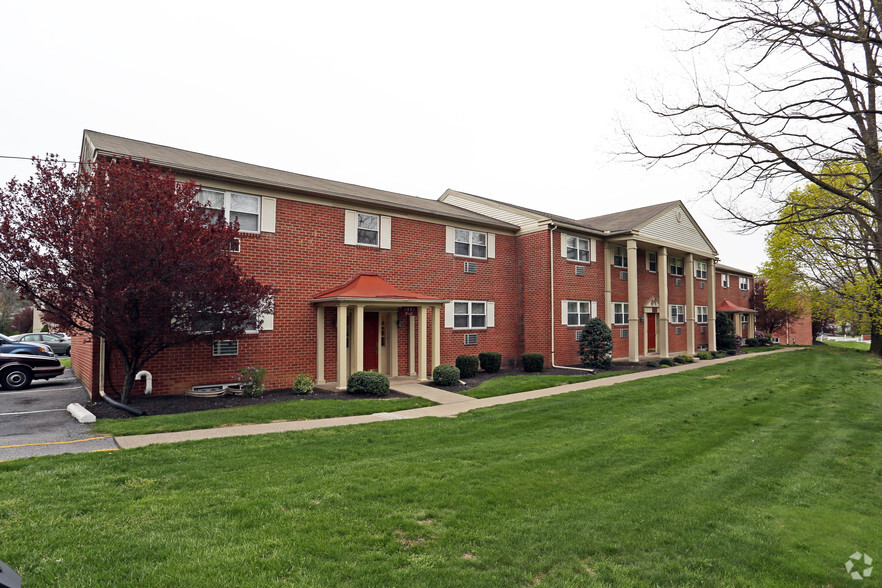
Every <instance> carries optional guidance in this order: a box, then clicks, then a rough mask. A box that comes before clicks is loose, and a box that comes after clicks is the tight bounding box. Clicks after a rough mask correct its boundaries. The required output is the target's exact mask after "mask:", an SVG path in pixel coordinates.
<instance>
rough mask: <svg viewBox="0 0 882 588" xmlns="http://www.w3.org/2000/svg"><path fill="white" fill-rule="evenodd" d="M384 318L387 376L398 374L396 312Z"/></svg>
mask: <svg viewBox="0 0 882 588" xmlns="http://www.w3.org/2000/svg"><path fill="white" fill-rule="evenodd" d="M388 316H389V318H388V319H386V325H387V329H388V331H387V333H386V348H387V349H388V350H389V376H390V377H393V378H394V377H395V376H397V375H398V313H397V312H390V313H389V315H388Z"/></svg>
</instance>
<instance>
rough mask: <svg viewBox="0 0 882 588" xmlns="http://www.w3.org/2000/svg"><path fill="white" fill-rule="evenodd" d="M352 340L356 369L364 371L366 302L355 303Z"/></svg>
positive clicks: (351, 346)
mask: <svg viewBox="0 0 882 588" xmlns="http://www.w3.org/2000/svg"><path fill="white" fill-rule="evenodd" d="M351 339H352V340H351V341H350V343H349V346H350V348H352V355H353V357H354V358H355V368H354V369H355V371H356V372H361V371H364V304H356V305H355V313H354V315H353V317H352V338H351Z"/></svg>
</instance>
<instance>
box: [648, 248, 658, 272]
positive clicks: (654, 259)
mask: <svg viewBox="0 0 882 588" xmlns="http://www.w3.org/2000/svg"><path fill="white" fill-rule="evenodd" d="M653 266H655V269H653ZM646 271H648V272H652V273H654V274H655V273H658V253H657V252H655V251H647V252H646Z"/></svg>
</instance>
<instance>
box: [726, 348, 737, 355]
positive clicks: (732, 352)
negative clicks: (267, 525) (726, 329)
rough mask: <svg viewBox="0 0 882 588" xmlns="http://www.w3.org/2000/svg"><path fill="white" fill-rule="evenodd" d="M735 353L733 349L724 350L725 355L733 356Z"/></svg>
mask: <svg viewBox="0 0 882 588" xmlns="http://www.w3.org/2000/svg"><path fill="white" fill-rule="evenodd" d="M736 353H738V352H737V351H735V350H734V349H727V350H726V355H735V354H736Z"/></svg>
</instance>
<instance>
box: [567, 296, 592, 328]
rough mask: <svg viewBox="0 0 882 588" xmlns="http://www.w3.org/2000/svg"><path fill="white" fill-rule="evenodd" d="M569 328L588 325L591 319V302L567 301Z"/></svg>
mask: <svg viewBox="0 0 882 588" xmlns="http://www.w3.org/2000/svg"><path fill="white" fill-rule="evenodd" d="M565 302H566V305H567V326H569V327H580V326H583V325H586V324H588V320H589V319H590V318H591V302H588V301H581V300H566V301H565Z"/></svg>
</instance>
